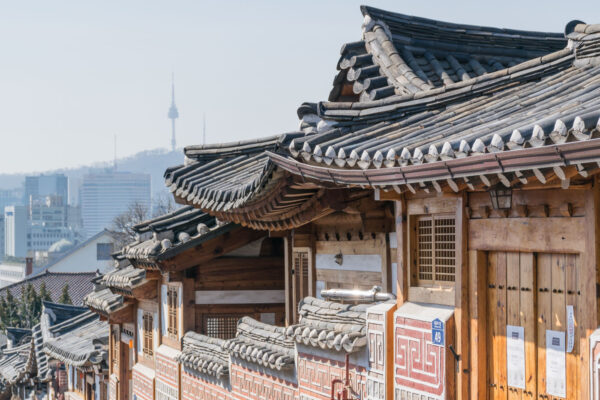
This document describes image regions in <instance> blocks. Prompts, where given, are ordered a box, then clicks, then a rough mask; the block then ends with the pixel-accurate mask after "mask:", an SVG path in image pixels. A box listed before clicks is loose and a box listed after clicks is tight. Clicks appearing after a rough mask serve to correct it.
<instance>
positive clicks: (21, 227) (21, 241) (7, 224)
mask: <svg viewBox="0 0 600 400" xmlns="http://www.w3.org/2000/svg"><path fill="white" fill-rule="evenodd" d="M27 226H28V221H27V207H26V206H8V207H5V208H4V253H5V254H6V255H7V256H11V257H20V258H21V257H25V256H26V255H27Z"/></svg>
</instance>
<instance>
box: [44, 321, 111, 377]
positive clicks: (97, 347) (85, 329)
mask: <svg viewBox="0 0 600 400" xmlns="http://www.w3.org/2000/svg"><path fill="white" fill-rule="evenodd" d="M108 333H109V325H108V323H107V322H106V321H100V320H99V317H98V316H97V315H96V314H93V313H92V312H91V311H88V312H86V313H84V314H82V315H80V316H77V317H75V318H72V319H70V320H68V321H65V322H64V323H63V324H62V326H61V327H60V330H57V331H56V333H55V335H54V338H52V339H49V340H47V341H46V342H45V343H44V351H45V352H46V354H48V356H49V357H52V358H55V359H57V360H60V361H62V362H64V363H66V364H69V365H73V366H75V367H79V368H81V367H90V366H91V365H93V364H99V363H101V362H102V361H105V360H106V358H107V345H108Z"/></svg>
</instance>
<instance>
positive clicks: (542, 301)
mask: <svg viewBox="0 0 600 400" xmlns="http://www.w3.org/2000/svg"><path fill="white" fill-rule="evenodd" d="M577 261H578V257H577V256H576V255H569V254H537V255H534V254H533V253H514V252H513V253H511V252H491V253H490V254H489V257H488V338H487V343H488V349H489V350H488V351H489V357H488V377H487V379H488V387H489V398H490V399H493V400H497V399H502V400H505V399H509V400H510V399H519V400H525V399H536V398H538V399H552V400H555V399H556V400H558V399H562V398H567V399H579V397H580V396H579V394H578V391H579V390H578V389H579V386H578V382H579V373H580V371H579V368H578V363H577V358H578V357H579V343H578V340H574V341H573V349H572V351H570V352H569V351H568V350H569V349H567V348H566V343H565V344H564V345H565V349H566V350H567V351H566V353H565V370H566V371H565V382H566V389H565V397H554V396H551V395H549V394H548V393H547V382H546V376H547V375H546V334H547V331H548V330H552V331H558V332H564V337H565V341H566V338H568V332H567V328H568V327H567V319H568V309H569V308H568V306H571V307H572V309H573V318H574V324H573V326H574V332H573V333H574V338H577V337H578V336H577V335H578V332H577V321H578V311H577V310H578V303H577V300H578V296H579V295H578V291H577V285H578V283H577ZM507 325H511V326H516V327H523V331H524V350H525V389H521V388H515V387H510V386H508V378H507V375H508V371H507V339H506V334H507Z"/></svg>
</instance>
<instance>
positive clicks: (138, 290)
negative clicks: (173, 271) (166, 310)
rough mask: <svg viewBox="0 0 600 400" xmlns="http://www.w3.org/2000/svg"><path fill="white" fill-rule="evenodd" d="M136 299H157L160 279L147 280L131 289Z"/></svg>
mask: <svg viewBox="0 0 600 400" xmlns="http://www.w3.org/2000/svg"><path fill="white" fill-rule="evenodd" d="M131 294H132V297H133V298H134V299H148V300H150V299H155V298H156V297H157V296H158V280H156V279H152V280H146V282H144V283H142V284H141V285H139V286H136V287H135V288H133V289H132V290H131Z"/></svg>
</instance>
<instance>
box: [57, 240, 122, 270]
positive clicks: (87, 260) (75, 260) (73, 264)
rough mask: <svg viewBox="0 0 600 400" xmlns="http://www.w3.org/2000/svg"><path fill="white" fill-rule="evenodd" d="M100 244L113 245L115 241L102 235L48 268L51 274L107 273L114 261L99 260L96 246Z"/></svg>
mask: <svg viewBox="0 0 600 400" xmlns="http://www.w3.org/2000/svg"><path fill="white" fill-rule="evenodd" d="M98 243H113V239H112V238H111V237H110V236H109V235H102V236H100V237H98V238H96V239H95V240H92V241H90V242H89V243H86V245H85V246H83V247H80V248H79V249H77V250H76V251H74V252H73V253H71V254H69V255H67V256H66V257H65V258H63V259H62V260H59V261H58V262H56V264H54V265H53V266H51V267H50V268H48V271H50V272H95V271H96V270H97V269H99V270H100V273H105V272H107V271H108V270H110V269H111V268H112V267H113V263H114V261H113V260H112V258H111V259H109V260H97V251H96V245H97V244H98Z"/></svg>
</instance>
